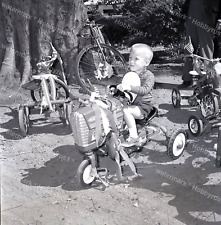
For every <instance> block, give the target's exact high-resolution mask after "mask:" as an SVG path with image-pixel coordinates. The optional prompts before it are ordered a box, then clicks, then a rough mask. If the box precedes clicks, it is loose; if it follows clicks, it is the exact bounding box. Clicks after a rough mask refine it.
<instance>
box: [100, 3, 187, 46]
mask: <svg viewBox="0 0 221 225" xmlns="http://www.w3.org/2000/svg"><path fill="white" fill-rule="evenodd" d="M183 2H184V0H164V1H158V0H140V1H136V0H127V1H126V2H125V4H124V6H123V7H122V8H121V9H118V10H117V14H121V15H122V16H119V17H115V18H103V19H102V20H100V21H99V22H101V23H103V24H105V27H104V30H105V31H106V33H107V35H108V36H109V39H110V41H111V42H112V43H117V44H119V43H125V44H127V45H132V44H133V43H135V42H138V41H139V42H143V43H147V44H150V45H157V44H162V45H164V46H170V45H177V44H179V43H180V42H181V40H182V38H183V34H184V26H183V23H184V19H185V15H182V14H181V7H182V4H183Z"/></svg>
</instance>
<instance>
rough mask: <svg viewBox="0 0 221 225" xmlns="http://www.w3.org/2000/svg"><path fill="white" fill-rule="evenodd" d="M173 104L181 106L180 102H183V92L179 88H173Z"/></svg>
mask: <svg viewBox="0 0 221 225" xmlns="http://www.w3.org/2000/svg"><path fill="white" fill-rule="evenodd" d="M171 98H172V104H173V106H174V107H175V108H178V107H180V102H181V94H180V91H179V89H178V88H173V90H172V95H171Z"/></svg>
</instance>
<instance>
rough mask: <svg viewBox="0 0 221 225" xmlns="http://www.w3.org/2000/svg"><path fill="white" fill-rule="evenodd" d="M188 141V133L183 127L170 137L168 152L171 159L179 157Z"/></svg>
mask: <svg viewBox="0 0 221 225" xmlns="http://www.w3.org/2000/svg"><path fill="white" fill-rule="evenodd" d="M186 142H187V134H186V131H185V130H183V129H179V130H176V131H175V132H174V133H173V134H172V136H171V137H170V140H169V143H168V148H167V153H168V155H169V156H170V158H171V159H174V160H175V159H178V158H179V157H180V156H181V155H182V154H183V151H184V148H185V145H186Z"/></svg>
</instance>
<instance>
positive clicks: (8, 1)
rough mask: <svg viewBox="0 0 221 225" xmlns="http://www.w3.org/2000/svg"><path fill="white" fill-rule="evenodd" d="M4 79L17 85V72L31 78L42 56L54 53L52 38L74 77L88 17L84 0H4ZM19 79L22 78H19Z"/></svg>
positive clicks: (0, 70)
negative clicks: (80, 34) (81, 33)
mask: <svg viewBox="0 0 221 225" xmlns="http://www.w3.org/2000/svg"><path fill="white" fill-rule="evenodd" d="M0 2H1V4H0V43H1V48H0V79H1V84H2V86H7V87H10V85H11V86H13V84H12V83H13V81H16V79H14V78H15V77H16V76H19V78H20V82H21V83H26V82H28V80H29V78H30V75H31V74H33V73H35V70H36V64H37V62H38V61H39V60H41V59H42V58H44V57H45V56H48V55H50V54H51V47H50V44H49V42H52V43H53V45H54V46H55V48H56V49H57V51H58V52H59V53H60V55H61V57H62V59H63V62H64V69H65V74H66V76H67V78H68V79H69V80H71V79H72V78H74V73H73V71H74V59H75V56H76V53H77V51H78V43H79V41H78V37H77V34H78V33H79V31H80V29H81V27H82V26H83V24H84V22H85V20H86V19H87V14H86V8H85V7H84V4H83V0H78V1H75V0H16V1H14V0H1V1H0ZM17 82H18V81H17Z"/></svg>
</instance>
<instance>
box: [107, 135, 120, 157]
mask: <svg viewBox="0 0 221 225" xmlns="http://www.w3.org/2000/svg"><path fill="white" fill-rule="evenodd" d="M113 135H114V134H113V133H112V134H111V138H110V140H108V143H107V150H108V155H109V157H110V158H111V159H112V160H115V156H116V151H117V145H118V142H117V140H116V138H115V137H114V136H113Z"/></svg>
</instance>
